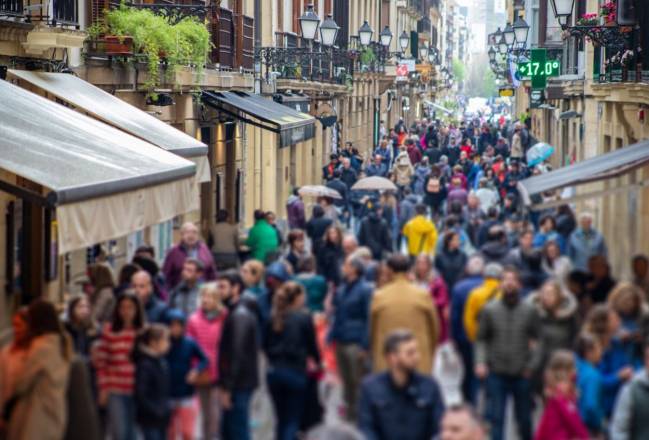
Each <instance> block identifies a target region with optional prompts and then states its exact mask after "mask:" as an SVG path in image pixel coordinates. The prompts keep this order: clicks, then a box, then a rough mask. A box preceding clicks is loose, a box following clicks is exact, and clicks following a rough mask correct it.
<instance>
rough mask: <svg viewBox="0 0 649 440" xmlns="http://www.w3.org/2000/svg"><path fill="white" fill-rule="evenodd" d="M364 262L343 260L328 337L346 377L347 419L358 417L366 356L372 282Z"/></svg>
mask: <svg viewBox="0 0 649 440" xmlns="http://www.w3.org/2000/svg"><path fill="white" fill-rule="evenodd" d="M364 268H365V266H364V262H363V260H361V259H360V258H355V257H348V258H347V259H346V260H345V263H344V264H343V268H342V273H343V278H344V282H343V284H342V285H341V286H340V287H339V288H338V290H337V291H336V294H335V295H334V298H333V308H334V321H333V325H332V327H331V332H330V334H329V339H330V340H331V341H332V342H335V343H336V363H337V365H338V371H339V372H340V376H341V378H342V381H343V395H344V398H345V404H346V405H347V413H346V416H347V419H348V420H350V421H355V420H356V415H357V406H358V389H359V387H360V383H361V379H362V378H363V374H364V373H365V371H364V370H365V368H364V367H365V365H364V364H365V361H366V359H367V347H368V332H369V309H370V304H371V302H372V293H373V288H372V285H371V284H369V283H368V282H366V281H365V280H364V277H363V273H364Z"/></svg>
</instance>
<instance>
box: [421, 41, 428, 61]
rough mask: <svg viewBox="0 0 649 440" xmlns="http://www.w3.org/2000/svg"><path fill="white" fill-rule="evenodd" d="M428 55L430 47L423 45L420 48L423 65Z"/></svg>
mask: <svg viewBox="0 0 649 440" xmlns="http://www.w3.org/2000/svg"><path fill="white" fill-rule="evenodd" d="M426 55H428V46H426V45H425V44H422V45H421V47H420V48H419V59H420V60H421V62H422V63H423V62H424V61H425V60H426Z"/></svg>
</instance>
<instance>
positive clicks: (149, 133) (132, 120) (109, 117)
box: [9, 70, 210, 182]
mask: <svg viewBox="0 0 649 440" xmlns="http://www.w3.org/2000/svg"><path fill="white" fill-rule="evenodd" d="M9 75H10V76H11V77H14V78H17V79H19V80H21V81H25V82H26V83H28V84H30V85H32V86H35V87H37V88H39V89H41V90H43V91H45V92H47V93H49V94H51V95H53V96H55V97H57V98H58V99H60V100H62V101H65V102H66V103H68V104H70V105H72V106H73V107H75V108H77V109H79V110H82V111H83V112H85V113H87V114H89V115H90V116H92V117H94V118H96V119H99V120H100V121H103V122H105V123H107V124H110V125H112V126H114V127H116V128H119V129H120V130H123V131H125V132H127V133H130V134H132V135H134V136H137V137H139V138H141V139H143V140H145V141H147V142H149V143H151V144H153V145H157V146H158V147H160V148H163V149H165V150H167V151H169V152H171V153H174V154H177V155H179V156H181V157H184V158H187V159H191V160H193V161H194V162H195V163H196V164H197V165H198V171H199V172H198V173H197V174H196V178H197V179H198V181H199V182H209V181H210V168H209V163H208V160H207V145H205V144H204V143H202V142H200V141H199V140H197V139H194V138H193V137H191V136H189V135H188V134H186V133H183V132H182V131H180V130H177V129H175V128H174V127H172V126H171V125H169V124H167V123H165V122H163V121H161V120H159V119H158V118H156V117H155V116H152V115H150V114H148V113H147V112H144V111H142V110H140V109H139V108H137V107H135V106H133V105H131V104H129V103H128V102H126V101H123V100H121V99H119V98H118V97H116V96H113V95H111V94H110V93H107V92H105V91H104V90H102V89H100V88H99V87H96V86H94V85H92V84H90V83H89V82H87V81H84V80H82V79H81V78H79V77H77V76H75V75H71V74H67V73H49V72H32V71H26V70H9Z"/></svg>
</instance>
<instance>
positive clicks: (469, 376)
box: [457, 342, 479, 405]
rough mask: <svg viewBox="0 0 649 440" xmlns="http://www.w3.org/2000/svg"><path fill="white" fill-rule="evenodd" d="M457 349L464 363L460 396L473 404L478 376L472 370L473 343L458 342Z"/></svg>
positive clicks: (477, 385) (476, 391)
mask: <svg viewBox="0 0 649 440" xmlns="http://www.w3.org/2000/svg"><path fill="white" fill-rule="evenodd" d="M457 349H458V353H459V355H460V357H461V358H462V364H463V365H464V378H463V379H462V396H464V400H466V401H467V402H468V403H470V404H472V405H475V404H476V398H477V395H478V387H479V383H478V378H477V377H475V373H474V371H473V345H472V344H471V343H470V342H458V343H457Z"/></svg>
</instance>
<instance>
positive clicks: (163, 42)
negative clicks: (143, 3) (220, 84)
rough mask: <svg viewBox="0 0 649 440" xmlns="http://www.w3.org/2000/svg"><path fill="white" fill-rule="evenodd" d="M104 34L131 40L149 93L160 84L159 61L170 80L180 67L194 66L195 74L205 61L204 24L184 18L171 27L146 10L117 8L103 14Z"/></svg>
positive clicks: (206, 33)
mask: <svg viewBox="0 0 649 440" xmlns="http://www.w3.org/2000/svg"><path fill="white" fill-rule="evenodd" d="M106 26H107V30H106V31H107V32H108V33H110V34H112V35H117V36H131V37H132V38H133V46H134V50H135V51H136V52H138V53H142V54H144V55H146V57H147V66H148V73H149V79H148V81H147V82H146V83H145V87H146V88H147V89H148V90H152V89H153V88H155V87H156V86H157V85H159V83H160V73H159V68H160V61H161V58H162V57H164V58H165V60H166V61H167V63H168V65H169V70H168V71H167V74H168V75H169V76H170V77H174V76H175V74H176V72H177V71H178V69H180V68H181V67H182V66H187V65H191V66H195V67H196V68H197V69H198V70H199V71H200V69H202V68H203V66H204V65H205V63H206V61H207V53H208V51H209V49H210V46H211V42H210V33H209V31H208V30H207V27H206V26H205V23H201V22H199V21H198V20H197V19H196V18H194V17H187V18H184V19H183V20H181V21H180V22H178V23H176V24H171V22H170V20H169V18H168V17H166V16H164V15H157V14H154V13H153V12H151V11H149V10H146V9H136V8H129V7H127V6H124V5H122V6H120V7H119V8H118V9H114V10H111V11H108V13H107V14H106Z"/></svg>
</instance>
